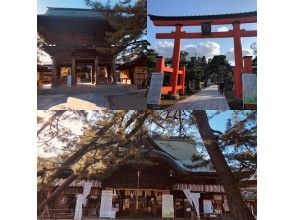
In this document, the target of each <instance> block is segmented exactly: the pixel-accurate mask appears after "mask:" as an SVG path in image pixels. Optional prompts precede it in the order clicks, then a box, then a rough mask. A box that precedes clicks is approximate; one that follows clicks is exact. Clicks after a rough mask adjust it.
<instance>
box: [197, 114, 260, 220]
mask: <svg viewBox="0 0 294 220" xmlns="http://www.w3.org/2000/svg"><path fill="white" fill-rule="evenodd" d="M192 114H193V116H194V118H195V119H196V123H197V126H198V130H199V133H200V136H201V138H202V140H203V143H204V145H205V147H206V150H207V152H208V154H209V157H210V160H211V162H212V164H213V167H214V169H215V170H216V172H217V174H218V177H219V179H220V181H221V183H222V184H223V186H224V189H225V193H226V197H227V200H228V203H229V207H230V211H231V214H232V217H233V219H234V220H254V219H255V218H254V216H253V215H252V214H251V212H250V211H249V209H248V208H247V206H246V205H245V203H244V201H243V198H242V195H241V193H240V189H239V188H238V184H237V183H236V182H235V179H234V176H233V173H232V171H231V169H230V167H229V166H228V164H227V162H226V160H225V158H224V156H223V154H222V151H221V149H220V147H219V144H218V142H217V138H216V136H215V135H214V134H213V131H212V129H211V127H210V125H209V122H208V118H207V115H206V112H205V111H204V110H197V111H196V110H194V111H193V113H192Z"/></svg>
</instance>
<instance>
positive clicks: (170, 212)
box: [162, 195, 174, 218]
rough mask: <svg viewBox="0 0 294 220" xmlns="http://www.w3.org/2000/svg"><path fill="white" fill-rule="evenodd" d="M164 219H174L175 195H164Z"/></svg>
mask: <svg viewBox="0 0 294 220" xmlns="http://www.w3.org/2000/svg"><path fill="white" fill-rule="evenodd" d="M162 218H174V199H173V195H162Z"/></svg>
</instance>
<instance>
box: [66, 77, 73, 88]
mask: <svg viewBox="0 0 294 220" xmlns="http://www.w3.org/2000/svg"><path fill="white" fill-rule="evenodd" d="M66 85H67V86H71V85H72V76H71V75H67V77H66Z"/></svg>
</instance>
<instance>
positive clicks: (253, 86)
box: [242, 73, 257, 105]
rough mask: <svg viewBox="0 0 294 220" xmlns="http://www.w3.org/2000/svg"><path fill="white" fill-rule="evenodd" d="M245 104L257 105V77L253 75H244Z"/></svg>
mask: <svg viewBox="0 0 294 220" xmlns="http://www.w3.org/2000/svg"><path fill="white" fill-rule="evenodd" d="M242 88H243V104H255V105H256V104H257V76H256V74H252V73H243V74H242Z"/></svg>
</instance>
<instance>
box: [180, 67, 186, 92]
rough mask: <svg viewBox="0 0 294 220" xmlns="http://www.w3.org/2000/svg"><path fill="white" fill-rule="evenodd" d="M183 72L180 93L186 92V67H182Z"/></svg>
mask: <svg viewBox="0 0 294 220" xmlns="http://www.w3.org/2000/svg"><path fill="white" fill-rule="evenodd" d="M182 71H183V74H182V75H180V85H181V86H182V88H181V90H180V93H181V95H184V94H185V76H186V67H185V66H184V67H183V68H182Z"/></svg>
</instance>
